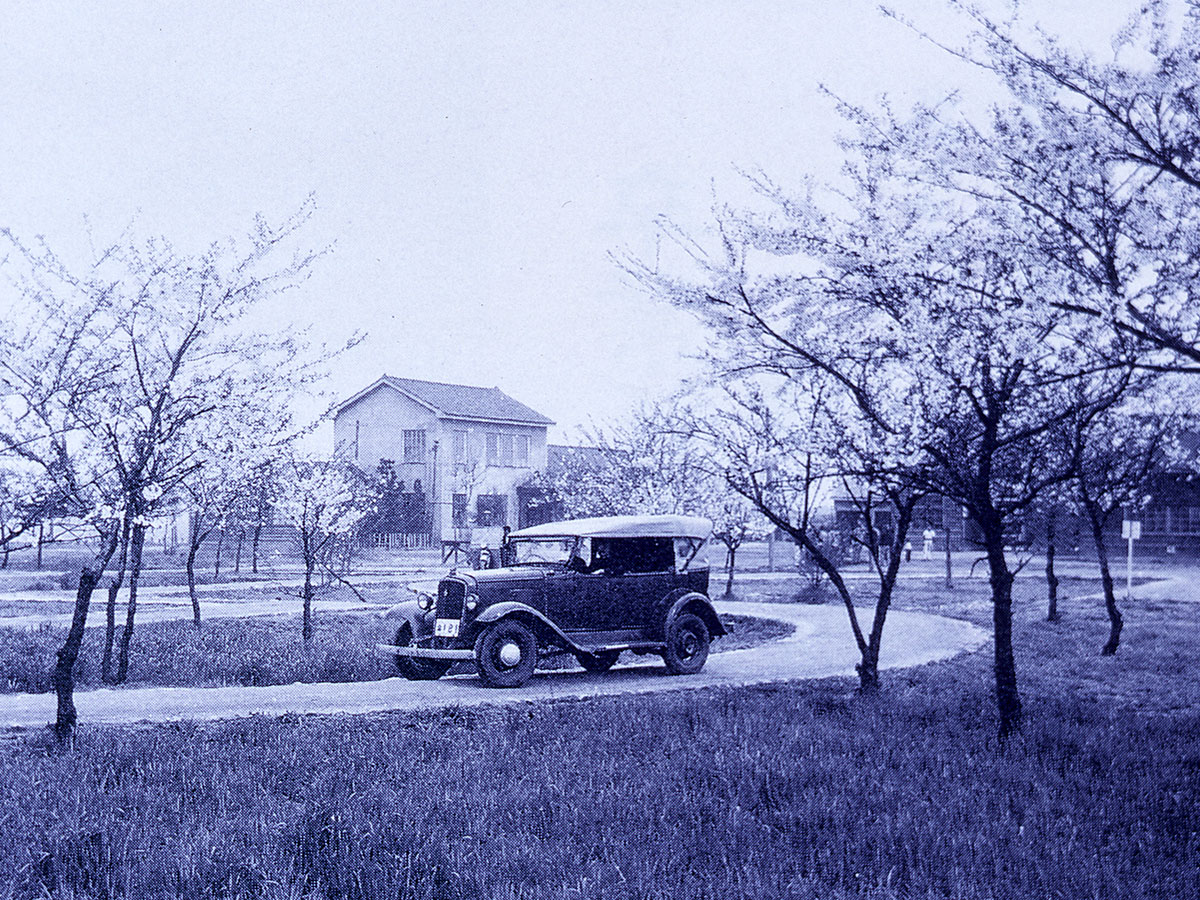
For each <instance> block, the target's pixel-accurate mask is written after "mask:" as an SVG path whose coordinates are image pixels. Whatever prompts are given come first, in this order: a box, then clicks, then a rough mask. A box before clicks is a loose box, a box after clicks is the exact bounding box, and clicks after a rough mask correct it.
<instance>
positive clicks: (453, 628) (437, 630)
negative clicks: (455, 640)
mask: <svg viewBox="0 0 1200 900" xmlns="http://www.w3.org/2000/svg"><path fill="white" fill-rule="evenodd" d="M433 633H434V635H435V636H437V637H458V619H438V620H437V622H436V623H434V626H433Z"/></svg>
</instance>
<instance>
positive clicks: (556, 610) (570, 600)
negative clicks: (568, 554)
mask: <svg viewBox="0 0 1200 900" xmlns="http://www.w3.org/2000/svg"><path fill="white" fill-rule="evenodd" d="M597 577H599V576H596V575H586V574H581V573H579V572H572V571H569V570H563V571H555V572H551V573H549V574H548V575H547V576H546V580H545V601H544V603H543V606H542V612H543V613H545V615H546V618H548V619H549V620H550V621H551V622H553V623H554V624H555V625H557V626H558V627H559V628H561V629H562V630H563V631H567V632H572V631H586V630H589V629H591V628H593V627H594V626H592V625H591V624H590V621H591V615H590V612H589V607H590V605H591V604H590V597H591V594H592V592H593V591H592V587H591V582H592V581H593V580H595V579H596V578H597Z"/></svg>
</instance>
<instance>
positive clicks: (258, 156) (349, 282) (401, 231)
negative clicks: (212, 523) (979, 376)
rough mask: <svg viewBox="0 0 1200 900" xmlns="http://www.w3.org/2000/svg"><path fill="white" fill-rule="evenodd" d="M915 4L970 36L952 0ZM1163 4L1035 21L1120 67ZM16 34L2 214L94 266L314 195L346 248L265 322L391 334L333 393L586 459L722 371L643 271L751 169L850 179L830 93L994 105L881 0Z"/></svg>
mask: <svg viewBox="0 0 1200 900" xmlns="http://www.w3.org/2000/svg"><path fill="white" fill-rule="evenodd" d="M893 5H894V6H895V7H896V9H897V10H898V11H899V12H901V13H902V14H903V15H905V16H906V17H909V18H911V19H913V20H915V21H916V22H917V23H919V24H920V25H922V26H923V27H926V28H928V29H931V30H933V31H935V32H937V33H938V34H943V33H945V34H949V35H954V34H957V33H959V31H960V30H961V25H959V24H956V20H955V19H954V18H953V17H952V16H949V15H948V13H947V11H946V6H945V4H944V3H943V2H941V0H894V4H893ZM985 5H988V4H985ZM1137 5H1138V4H1137V3H1136V2H1134V0H1092V2H1083V0H1038V2H1028V3H1026V4H1025V6H1026V7H1027V15H1028V16H1029V17H1030V18H1031V19H1033V20H1036V21H1038V22H1041V23H1042V24H1043V25H1044V26H1045V27H1047V28H1048V29H1049V30H1051V31H1053V32H1055V33H1058V34H1060V35H1062V36H1064V37H1065V38H1067V39H1068V40H1070V41H1072V42H1073V43H1077V44H1078V45H1079V46H1081V47H1088V48H1094V49H1100V50H1103V49H1104V48H1105V47H1106V42H1107V37H1108V36H1109V35H1110V34H1111V33H1112V32H1113V31H1115V30H1116V29H1117V28H1118V27H1120V26H1121V25H1122V24H1123V23H1124V22H1125V20H1126V18H1127V16H1128V15H1130V13H1131V12H1132V11H1133V10H1134V9H1135V8H1136V7H1137ZM991 6H992V7H995V8H998V7H996V5H995V4H992V5H991ZM0 21H2V22H3V27H2V29H0V161H2V163H3V165H2V166H0V225H4V226H7V227H9V228H11V229H12V230H13V231H14V232H15V233H16V234H18V235H22V236H25V237H31V236H34V235H44V236H45V237H46V239H47V241H48V242H49V243H50V245H51V246H52V247H55V248H59V249H60V250H61V251H62V252H63V253H64V254H66V255H68V256H69V255H70V254H71V253H72V252H74V251H77V250H79V249H80V248H83V247H86V245H87V237H86V235H87V233H88V232H87V229H88V228H89V227H90V228H91V230H92V232H93V233H94V234H95V235H96V236H97V239H99V240H103V239H105V238H109V239H111V238H114V237H116V236H117V235H118V234H119V233H120V232H121V231H122V230H123V229H124V228H125V227H126V226H127V225H128V224H129V223H130V222H131V221H136V228H137V229H138V231H139V232H140V233H145V234H155V235H157V234H162V235H166V236H168V237H169V238H171V239H172V240H173V241H174V242H175V243H176V244H177V245H179V246H181V247H185V248H188V247H191V248H196V249H199V248H201V247H203V246H205V245H206V244H207V243H208V242H210V241H211V240H214V239H218V238H221V237H223V236H225V235H230V234H237V233H239V232H243V231H245V230H247V229H248V228H249V227H250V225H251V222H252V218H253V216H254V215H255V214H256V213H262V214H264V215H266V216H267V217H268V218H269V219H282V218H284V217H286V216H287V215H289V214H290V213H292V212H294V211H295V210H296V209H297V208H299V207H300V205H301V204H302V203H303V202H304V200H305V198H306V197H307V196H309V195H310V194H312V195H314V196H315V198H316V212H315V214H314V215H313V217H312V219H311V221H310V222H309V223H308V224H307V225H306V226H305V230H304V232H303V234H304V237H305V239H306V241H307V242H308V243H309V244H311V245H312V246H314V247H323V246H326V245H331V246H332V248H333V249H332V251H331V252H330V253H329V254H328V255H326V256H325V257H324V258H322V260H321V261H320V263H319V264H318V266H317V268H316V270H315V272H314V274H313V276H312V277H311V278H310V279H309V280H308V281H307V282H306V283H305V284H304V285H303V286H302V288H301V289H300V290H297V291H292V292H289V293H287V294H285V295H283V296H282V297H280V298H279V299H278V300H277V301H275V302H274V303H273V304H272V305H271V307H270V308H269V309H268V310H267V311H266V312H264V316H265V320H266V321H267V322H268V323H271V322H274V323H278V324H282V323H285V322H290V323H295V324H297V325H300V326H301V327H307V328H309V329H310V332H309V333H310V336H311V338H312V339H313V340H314V341H317V342H325V343H328V344H330V345H337V344H341V343H342V342H344V341H345V340H346V339H347V338H349V337H350V336H351V335H353V334H355V333H358V334H361V335H363V336H364V337H363V340H362V341H361V343H359V344H358V345H357V346H356V347H354V348H353V349H352V350H350V351H348V352H346V353H344V354H343V355H341V356H340V357H338V358H337V359H336V360H335V361H334V363H333V364H332V366H331V374H330V380H329V384H328V390H329V392H330V394H331V395H332V396H333V397H334V398H338V397H340V398H346V397H349V396H350V395H352V394H354V393H355V392H357V391H358V390H360V389H361V388H363V387H365V386H367V385H368V384H370V383H371V382H373V381H374V380H375V379H376V378H378V377H379V376H380V375H382V374H384V373H385V372H386V373H387V374H390V375H396V376H402V377H411V378H424V379H429V380H434V381H448V382H458V383H465V384H475V385H483V386H489V387H490V386H497V387H500V388H501V389H502V390H504V391H505V392H506V393H508V394H510V395H512V396H513V397H515V398H517V399H518V400H520V401H522V402H523V403H525V404H527V405H529V406H531V407H533V408H534V409H536V410H538V411H539V412H541V413H543V414H545V415H547V416H549V417H550V418H551V419H553V420H554V421H555V422H556V423H557V424H556V426H555V427H554V428H552V429H551V432H550V439H551V440H552V441H556V442H561V441H564V440H565V441H577V440H580V439H581V437H582V431H581V430H582V429H586V428H588V427H589V426H594V425H599V426H603V425H604V424H605V423H606V422H612V421H614V420H617V419H620V418H621V417H623V416H625V415H626V414H628V412H629V411H630V410H631V409H632V408H633V407H634V406H635V405H636V404H637V403H639V402H641V401H643V400H645V399H652V398H654V397H658V396H663V395H666V394H668V393H669V392H670V391H671V390H673V389H674V388H675V387H676V386H677V385H678V384H679V382H680V380H681V379H683V378H685V377H688V376H689V375H695V374H697V373H698V372H699V371H700V367H699V365H698V363H697V362H696V361H695V359H694V355H695V354H696V353H697V352H698V351H699V350H700V349H701V348H702V347H703V344H704V340H705V335H704V333H703V331H702V330H701V329H700V328H699V327H698V326H697V325H696V324H695V323H694V322H693V321H692V320H691V319H690V318H688V317H687V316H686V315H685V314H684V313H681V312H679V311H678V310H675V309H672V308H670V307H668V306H665V305H663V304H662V303H661V302H659V301H656V300H655V299H653V298H650V297H648V296H646V295H645V294H644V293H642V292H641V291H640V290H639V289H638V288H637V286H636V285H635V284H633V283H632V282H631V281H630V279H629V278H628V276H626V275H625V274H624V272H623V271H622V270H621V268H620V267H619V266H618V265H617V264H616V263H614V261H613V257H614V256H616V257H618V258H619V257H621V256H622V255H633V256H635V257H639V258H643V259H647V260H652V259H654V257H655V254H656V252H657V248H658V240H657V237H656V235H657V226H656V224H655V223H656V221H657V220H658V219H659V218H660V217H666V218H668V219H670V220H671V221H673V222H676V223H678V224H680V225H681V226H683V227H684V228H685V229H687V230H688V231H690V232H693V233H701V232H702V231H703V229H704V228H705V227H706V226H707V225H708V224H709V223H710V219H711V213H710V211H711V209H712V207H713V204H714V202H715V201H717V202H719V201H720V200H721V199H724V198H727V197H729V196H736V194H737V192H738V191H739V190H741V189H742V187H743V185H744V182H743V181H742V177H743V176H742V175H741V174H740V173H741V172H743V171H748V170H759V169H761V170H762V171H764V172H766V173H768V174H769V175H770V176H771V177H772V178H773V179H774V180H776V181H777V182H780V183H782V184H784V185H790V184H799V182H800V180H801V179H802V178H803V177H804V176H805V175H814V176H816V177H829V176H831V175H832V174H833V173H836V171H837V168H838V165H839V161H838V157H837V153H836V149H835V146H834V143H833V139H834V136H835V135H836V133H837V131H838V129H839V120H838V118H837V116H836V114H835V112H834V110H833V104H832V102H831V100H830V99H829V98H828V97H827V96H826V95H824V94H823V93H822V91H821V90H820V86H821V85H822V84H823V85H826V86H827V87H828V88H829V89H830V90H832V91H833V92H835V93H836V94H837V95H839V96H841V97H844V98H845V99H848V100H851V101H853V102H856V103H864V104H870V103H873V102H875V101H876V100H877V98H878V97H879V95H880V94H883V93H887V94H888V95H889V96H890V97H891V98H892V100H893V102H894V103H896V104H897V105H899V106H903V105H906V104H908V103H911V102H913V101H914V100H919V99H926V100H929V99H937V98H940V97H942V96H945V95H946V94H947V93H949V92H951V91H956V90H958V91H962V92H963V93H964V94H966V95H968V96H974V97H979V98H984V99H986V98H987V97H988V96H989V91H990V90H991V88H990V87H989V85H988V84H987V83H986V82H985V81H983V80H982V79H981V77H980V75H979V73H978V72H977V71H975V70H973V69H972V68H971V67H969V66H967V65H966V64H964V63H962V62H959V61H956V60H954V59H952V58H950V57H949V56H948V55H947V54H945V53H943V52H941V51H939V50H937V49H936V48H934V47H932V46H931V45H930V44H928V43H926V42H923V41H922V40H921V39H920V38H918V37H917V36H916V35H915V34H914V33H913V32H912V31H911V30H909V29H907V28H905V27H904V26H903V25H901V24H899V23H897V22H896V21H894V20H892V19H889V18H887V17H884V16H882V15H881V14H880V13H879V12H878V11H877V9H876V5H875V3H874V2H866V0H840V2H837V3H832V2H828V0H793V2H769V0H768V2H753V3H746V2H744V0H743V2H724V0H695V2H670V0H664V2H641V3H634V2H591V3H581V2H549V0H545V2H508V3H505V2H492V3H483V2H407V3H395V4H384V3H378V4H366V3H354V2H340V3H333V2H330V3H310V2H296V3H269V4H268V3H253V2H228V3H222V2H205V3H174V4H168V3H119V2H112V3H105V4H86V5H85V4H79V3H67V4H55V3H41V2H37V3H34V2H30V3H23V2H21V3H16V2H9V0H0ZM0 302H11V301H6V300H3V299H0ZM321 434H325V435H326V436H327V437H326V438H325V439H327V440H328V441H329V442H330V443H331V442H332V437H331V432H329V431H328V430H326V431H324V432H321Z"/></svg>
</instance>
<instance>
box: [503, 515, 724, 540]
mask: <svg viewBox="0 0 1200 900" xmlns="http://www.w3.org/2000/svg"><path fill="white" fill-rule="evenodd" d="M710 534H712V522H711V521H710V520H709V519H705V518H702V517H700V516H596V517H594V518H590V519H572V520H571V521H568V522H546V523H545V524H544V525H533V526H530V527H529V528H522V529H521V530H520V531H514V532H512V533H511V534H510V535H509V537H510V538H549V537H690V538H707V537H708V536H709V535H710Z"/></svg>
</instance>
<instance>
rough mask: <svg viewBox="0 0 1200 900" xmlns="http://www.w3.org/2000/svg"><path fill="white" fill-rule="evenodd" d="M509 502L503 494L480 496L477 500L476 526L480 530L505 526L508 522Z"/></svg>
mask: <svg viewBox="0 0 1200 900" xmlns="http://www.w3.org/2000/svg"><path fill="white" fill-rule="evenodd" d="M507 500H508V498H507V497H505V496H504V495H503V494H480V495H479V497H477V498H476V500H475V524H476V525H478V526H479V527H480V528H494V527H497V526H500V525H503V524H504V523H505V522H506V521H507V519H506V517H505V513H506V512H507V509H506V506H507V504H506V501H507Z"/></svg>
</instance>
